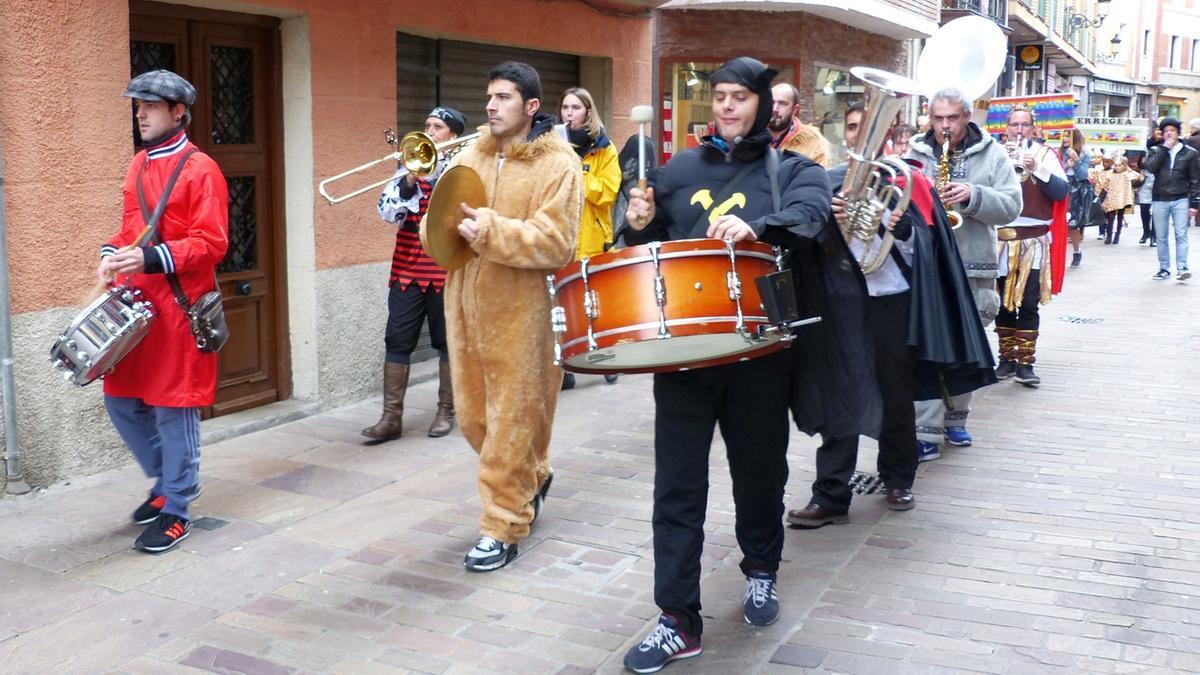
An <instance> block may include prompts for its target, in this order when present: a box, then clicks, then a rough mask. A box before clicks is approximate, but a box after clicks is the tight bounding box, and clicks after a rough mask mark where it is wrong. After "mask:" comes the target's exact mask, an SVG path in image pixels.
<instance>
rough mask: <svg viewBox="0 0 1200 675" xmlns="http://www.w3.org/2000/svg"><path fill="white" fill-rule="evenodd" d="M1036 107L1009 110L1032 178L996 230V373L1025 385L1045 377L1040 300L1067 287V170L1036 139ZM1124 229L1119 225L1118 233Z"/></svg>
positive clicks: (1018, 157)
mask: <svg viewBox="0 0 1200 675" xmlns="http://www.w3.org/2000/svg"><path fill="white" fill-rule="evenodd" d="M1035 122H1036V118H1035V116H1034V112H1033V110H1031V109H1030V108H1027V107H1025V106H1023V105H1017V106H1014V107H1013V109H1012V110H1011V111H1009V113H1008V138H1009V139H1010V142H1012V143H1013V146H1014V147H1013V154H1014V155H1015V159H1014V161H1016V162H1019V163H1020V166H1021V167H1022V168H1023V169H1024V170H1025V173H1026V175H1027V178H1026V180H1025V181H1024V182H1022V183H1021V194H1022V204H1023V205H1022V207H1021V215H1020V216H1019V217H1018V218H1017V219H1016V220H1014V221H1013V222H1011V223H1009V224H1008V225H1006V226H1004V227H1001V228H1000V229H999V230H998V231H997V236H998V237H999V240H1000V247H999V249H1000V250H999V256H998V257H997V259H996V260H997V267H998V269H999V272H998V277H997V279H996V292H998V293H999V294H1000V309H999V311H998V312H997V313H996V335H998V336H1000V363H999V364H998V365H997V366H996V377H997V378H998V379H1001V380H1005V379H1008V378H1010V377H1013V378H1015V379H1016V381H1017V382H1018V383H1020V384H1023V385H1025V386H1026V387H1036V386H1038V385H1039V384H1040V383H1041V378H1039V377H1038V376H1037V374H1036V373H1035V372H1033V363H1034V360H1035V358H1034V352H1035V351H1036V350H1037V338H1038V325H1039V319H1038V305H1039V304H1045V303H1047V302H1049V301H1050V297H1051V293H1052V292H1053V293H1057V292H1058V291H1060V290H1062V279H1063V274H1064V272H1065V271H1066V270H1065V268H1064V264H1065V262H1066V254H1067V197H1068V196H1069V190H1068V185H1067V174H1066V172H1064V171H1063V168H1062V165H1061V164H1060V163H1059V161H1058V158H1057V157H1055V155H1054V152H1053V151H1052V150H1051V149H1050V148H1048V147H1046V146H1045V145H1042V144H1039V143H1036V142H1034V140H1033V129H1034V123H1035ZM1119 234H1120V230H1118V235H1119Z"/></svg>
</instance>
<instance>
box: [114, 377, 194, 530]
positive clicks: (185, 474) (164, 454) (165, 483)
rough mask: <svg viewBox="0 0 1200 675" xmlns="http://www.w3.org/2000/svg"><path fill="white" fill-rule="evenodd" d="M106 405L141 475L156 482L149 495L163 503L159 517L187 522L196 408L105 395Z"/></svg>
mask: <svg viewBox="0 0 1200 675" xmlns="http://www.w3.org/2000/svg"><path fill="white" fill-rule="evenodd" d="M104 406H105V407H106V408H108V416H109V418H111V419H112V423H113V426H115V427H116V428H117V433H118V434H120V435H121V440H123V441H125V445H128V446H129V449H130V450H131V451H132V452H133V456H134V457H136V458H137V461H138V464H140V465H141V467H142V471H144V472H145V473H146V475H147V476H149V477H151V478H154V479H156V480H155V481H154V487H153V488H151V489H150V494H151V495H152V496H157V495H163V496H165V497H166V498H167V504H166V506H164V507H163V509H162V512H163V513H169V514H171V515H174V516H178V517H180V518H183V519H184V520H189V519H190V516H189V515H188V502H190V501H191V500H192V499H195V497H196V488H197V487H199V484H200V409H199V408H164V407H162V406H152V405H146V403H145V402H144V401H142V400H141V399H140V398H122V397H119V396H105V397H104Z"/></svg>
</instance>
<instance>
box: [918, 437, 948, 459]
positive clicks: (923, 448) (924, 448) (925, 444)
mask: <svg viewBox="0 0 1200 675" xmlns="http://www.w3.org/2000/svg"><path fill="white" fill-rule="evenodd" d="M941 456H942V453H941V452H939V451H938V444H937V443H930V442H929V441H917V461H918V462H928V461H929V460H931V459H937V458H938V457H941Z"/></svg>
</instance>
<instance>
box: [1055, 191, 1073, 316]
mask: <svg viewBox="0 0 1200 675" xmlns="http://www.w3.org/2000/svg"><path fill="white" fill-rule="evenodd" d="M1070 201H1071V200H1070V198H1069V197H1068V198H1067V199H1060V200H1058V201H1056V202H1054V211H1053V214H1054V215H1053V216H1051V219H1050V293H1051V294H1053V295H1058V294H1059V293H1061V292H1062V287H1063V278H1064V277H1066V276H1067V209H1068V206H1069V203H1070Z"/></svg>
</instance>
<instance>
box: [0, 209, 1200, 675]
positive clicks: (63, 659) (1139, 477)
mask: <svg viewBox="0 0 1200 675" xmlns="http://www.w3.org/2000/svg"><path fill="white" fill-rule="evenodd" d="M1135 229H1140V228H1137V227H1136V225H1135V226H1134V227H1131V228H1130V229H1129V230H1128V231H1127V235H1129V236H1128V238H1127V240H1126V241H1125V242H1122V243H1121V244H1120V245H1119V246H1103V245H1102V244H1101V242H1098V241H1096V240H1095V238H1094V237H1095V235H1094V232H1092V231H1089V233H1088V237H1087V239H1086V241H1085V242H1084V250H1085V252H1084V259H1083V266H1082V267H1080V268H1079V269H1075V270H1070V271H1069V272H1068V274H1067V281H1066V289H1065V293H1064V294H1063V295H1062V296H1060V297H1058V298H1056V299H1055V300H1054V301H1053V302H1052V303H1051V304H1049V305H1047V306H1046V307H1044V308H1043V310H1042V337H1041V340H1040V343H1039V345H1038V347H1039V348H1038V357H1039V360H1038V363H1037V369H1038V373H1039V374H1040V375H1041V377H1042V381H1043V384H1042V386H1041V388H1039V389H1026V388H1024V387H1022V386H1020V385H1017V384H1014V383H1013V382H1012V381H1007V382H1002V383H1000V384H998V385H996V386H993V387H991V388H989V389H987V390H985V391H984V392H982V394H981V395H978V396H977V397H976V402H975V409H974V411H973V413H972V415H971V418H970V423H969V428H970V430H971V432H972V433H973V435H974V437H975V444H974V445H973V446H972V447H967V448H951V449H949V450H944V451H943V455H942V458H941V459H940V460H938V461H935V462H932V463H929V464H927V465H923V466H922V468H921V470H920V473H919V475H918V480H917V484H916V487H915V490H914V492H915V494H916V499H917V508H916V509H915V510H913V511H909V512H902V513H893V512H889V511H887V510H886V509H885V508H884V505H883V502H882V497H880V496H878V495H860V496H857V497H856V499H855V502H854V505H853V508H852V510H851V513H850V523H849V524H848V525H840V526H828V527H825V528H822V529H819V530H814V531H800V530H789V531H788V532H787V540H786V544H785V550H784V559H785V560H784V564H783V566H782V568H781V570H780V575H779V579H780V601H781V603H782V607H783V610H782V616H781V618H780V621H779V622H778V623H776V624H775V625H773V626H770V627H768V628H753V627H751V626H748V625H746V624H745V622H744V621H743V620H742V616H741V596H742V591H743V588H744V584H745V582H744V578H743V577H742V575H741V573H740V571H739V570H738V566H737V563H738V561H739V558H740V554H739V552H738V551H737V548H736V543H735V540H734V534H733V510H732V500H731V496H730V485H729V476H728V470H727V468H726V463H725V461H724V457H723V455H724V449H723V446H722V445H721V443H720V441H719V440H718V441H717V443H716V444H714V449H713V452H712V456H711V484H712V488H711V495H710V499H709V508H708V525H707V533H708V537H707V542H706V545H705V558H704V561H703V563H704V577H703V593H704V615H705V624H706V628H705V633H704V653H703V655H702V656H701V657H699V658H696V659H692V660H690V661H685V662H679V663H674V664H671V665H670V666H668V667H667V670H666V671H664V672H667V673H687V672H696V673H751V672H762V673H785V672H787V673H796V672H814V673H826V672H828V673H833V672H837V673H888V674H889V675H895V674H898V673H942V672H945V673H951V672H983V673H1017V674H1022V675H1024V674H1029V673H1080V672H1098V673H1110V672H1114V673H1115V672H1121V673H1126V672H1160V673H1167V672H1200V515H1198V514H1200V508H1198V507H1200V458H1198V455H1200V388H1198V387H1197V383H1198V382H1200V280H1192V281H1191V282H1188V283H1179V282H1175V281H1173V280H1172V281H1155V280H1152V279H1151V274H1153V273H1154V272H1155V270H1156V269H1157V264H1156V259H1155V254H1154V251H1153V249H1149V248H1147V247H1145V246H1138V245H1136V240H1137V237H1136V232H1135V231H1134V230H1135ZM1192 231H1193V233H1196V232H1200V229H1197V228H1192ZM1192 241H1193V243H1194V244H1195V243H1196V242H1197V241H1200V235H1198V236H1193V237H1192ZM1193 248H1194V250H1200V246H1194V247H1193ZM1196 255H1197V254H1196V253H1193V257H1196ZM372 330H374V327H372ZM993 339H994V338H993ZM380 346H381V347H382V345H380ZM425 365H426V366H428V365H429V364H425ZM650 385H651V378H650V376H645V375H643V376H627V377H622V378H621V379H620V381H619V382H618V383H617V384H616V385H613V386H609V385H606V384H605V383H604V380H603V379H602V378H600V377H596V376H580V377H579V385H578V387H577V388H576V389H575V390H573V391H569V392H565V393H564V394H563V396H562V398H561V399H560V407H559V413H558V417H557V421H556V423H555V432H554V440H553V445H552V453H553V457H554V460H553V464H554V467H555V469H556V474H555V480H554V485H553V489H552V491H551V493H550V497H549V499H548V500H547V502H546V508H545V511H544V512H543V514H542V517H541V519H540V520H539V521H538V524H537V527H536V528H535V530H534V532H533V535H532V537H531V538H530V539H529V540H528V541H527V542H525V543H523V544H522V546H521V556H520V557H519V558H518V559H517V560H516V561H515V562H514V563H513V564H512V565H510V566H509V567H508V568H505V569H503V570H500V571H497V572H494V573H490V574H469V573H467V572H465V571H464V570H463V566H462V558H463V555H464V554H465V552H466V551H467V550H468V549H469V548H470V547H471V546H472V545H473V543H474V541H475V539H476V536H477V532H478V530H477V522H476V521H477V517H478V511H479V497H478V493H477V489H476V486H475V467H476V463H477V462H476V457H475V455H474V453H472V452H471V450H470V448H469V446H468V445H467V444H466V442H465V440H464V439H463V438H462V436H461V435H460V434H459V433H458V432H457V431H456V432H455V433H454V434H452V435H451V436H449V437H447V438H443V439H431V438H427V437H426V436H425V429H426V427H427V426H428V424H429V422H430V419H431V418H432V415H433V408H434V404H435V399H436V389H437V383H436V380H431V381H430V380H427V381H424V382H422V383H420V384H417V385H415V386H413V387H411V388H410V390H409V395H408V401H407V410H406V417H405V421H406V423H407V427H408V429H407V431H406V434H405V435H404V437H403V438H401V439H399V440H396V441H392V442H389V443H385V444H382V445H378V446H364V445H362V444H361V443H360V440H361V437H360V436H359V429H361V428H362V427H363V426H366V425H368V424H370V423H372V422H373V421H374V420H375V419H376V418H377V417H378V409H379V401H378V400H377V399H376V400H373V401H367V402H363V403H361V404H358V405H354V406H350V407H346V408H342V409H338V410H332V411H328V412H325V413H323V414H320V415H316V416H312V417H308V418H306V419H302V420H300V421H296V422H292V423H288V424H285V425H282V426H278V427H275V428H272V429H269V430H266V431H260V432H257V433H253V434H249V435H244V436H240V437H237V438H234V439H230V440H225V441H223V442H219V443H215V444H211V445H208V446H207V447H205V448H204V449H203V463H202V465H201V478H202V482H203V495H202V496H201V497H200V498H199V499H198V500H197V501H196V502H195V504H194V505H193V514H194V517H196V518H197V520H196V522H195V523H194V527H193V529H192V533H191V536H190V537H189V538H188V539H187V540H186V541H185V542H184V543H183V544H182V545H181V546H180V550H176V551H173V552H170V553H167V554H165V555H161V556H150V555H145V554H142V553H139V552H135V551H131V550H130V544H131V543H132V541H133V539H134V538H135V537H136V536H137V533H138V532H139V531H140V528H139V527H136V526H132V525H129V524H128V522H129V512H130V511H131V510H132V509H133V508H134V507H136V506H137V505H138V504H139V503H140V502H141V500H142V499H144V496H145V490H146V488H147V486H148V481H147V480H146V479H145V478H143V477H142V476H141V474H140V471H139V470H137V469H136V468H135V467H134V466H133V465H132V463H131V464H130V465H129V466H126V467H125V468H122V469H118V470H113V471H108V472H105V473H101V474H98V475H94V476H88V477H85V478H81V479H78V480H74V481H71V482H70V483H69V484H57V485H52V486H49V487H48V488H47V489H45V490H44V491H39V493H37V494H33V495H30V496H25V497H6V498H4V499H3V500H0V608H2V609H0V663H3V664H4V666H3V668H2V670H3V671H5V672H8V673H60V672H71V673H75V672H122V673H185V672H192V673H194V672H200V671H212V672H219V673H292V672H296V673H300V672H305V673H315V672H335V673H354V674H370V673H389V672H428V673H484V672H488V673H490V672H503V673H576V672H578V673H583V672H592V671H598V672H603V673H615V672H619V671H620V670H621V657H622V655H623V654H624V652H625V650H626V649H628V647H629V646H630V645H632V644H634V643H635V642H636V641H637V640H639V639H640V637H641V636H642V635H644V634H645V632H646V631H647V630H648V629H649V628H650V627H651V625H652V623H653V622H654V621H655V620H656V618H657V614H658V610H657V608H656V607H655V606H654V604H653V601H652V578H653V577H652V572H653V555H652V551H651V547H650V522H649V521H650V510H651V497H652V486H653V471H652V469H653V422H654V414H653V399H652V396H651V387H650ZM64 392H65V390H64ZM68 394H69V392H66V393H64V395H68ZM816 445H817V442H816V440H815V439H811V438H808V437H806V436H803V435H801V434H799V433H797V432H793V438H792V443H791V447H790V452H789V458H790V465H791V477H790V480H789V484H788V506H789V507H801V506H803V505H804V504H805V503H807V498H808V496H809V488H808V486H809V483H810V482H811V480H812V478H813V454H814V451H815V449H816ZM870 447H872V446H871V445H870V444H869V443H864V451H863V452H862V453H861V455H862V456H861V457H860V461H859V466H860V468H861V469H863V470H867V471H871V470H873V465H874V454H873V451H872V450H870V449H869V448H870Z"/></svg>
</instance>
